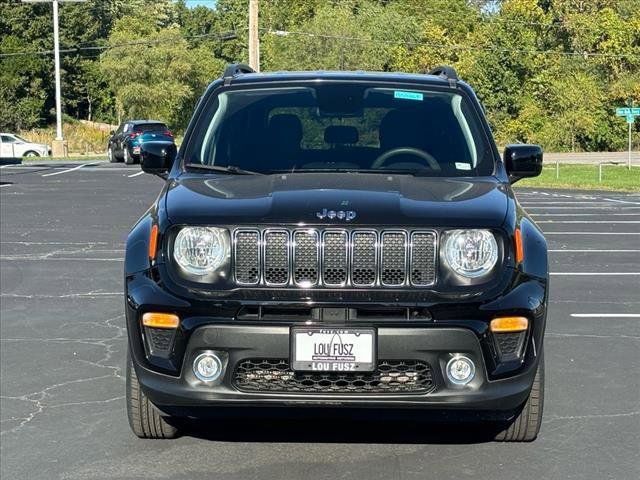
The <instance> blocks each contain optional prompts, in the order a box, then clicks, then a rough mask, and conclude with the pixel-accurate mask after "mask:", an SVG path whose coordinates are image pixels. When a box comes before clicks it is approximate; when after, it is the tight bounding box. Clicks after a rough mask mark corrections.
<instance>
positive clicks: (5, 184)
mask: <svg viewBox="0 0 640 480" xmlns="http://www.w3.org/2000/svg"><path fill="white" fill-rule="evenodd" d="M11 185H12V184H11V183H3V184H2V185H0V188H2V187H10V186H11Z"/></svg>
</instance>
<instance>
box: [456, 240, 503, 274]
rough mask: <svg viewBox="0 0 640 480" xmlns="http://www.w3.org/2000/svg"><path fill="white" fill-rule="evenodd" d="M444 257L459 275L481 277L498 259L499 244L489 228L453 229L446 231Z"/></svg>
mask: <svg viewBox="0 0 640 480" xmlns="http://www.w3.org/2000/svg"><path fill="white" fill-rule="evenodd" d="M444 258H445V261H446V263H447V265H449V268H451V270H453V271H454V272H455V273H457V274H458V275H462V276H463V277H467V278H477V277H481V276H483V275H486V274H487V273H489V271H491V269H492V268H493V267H494V266H495V264H496V262H497V261H498V244H497V243H496V238H495V237H494V236H493V233H491V232H490V231H489V230H451V231H448V232H446V233H445V240H444Z"/></svg>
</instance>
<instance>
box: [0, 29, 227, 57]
mask: <svg viewBox="0 0 640 480" xmlns="http://www.w3.org/2000/svg"><path fill="white" fill-rule="evenodd" d="M211 37H218V39H219V40H220V41H227V40H233V39H234V38H237V32H222V33H202V34H198V35H181V38H183V39H185V40H192V39H198V38H211ZM175 41H176V39H175V38H167V39H158V40H140V41H134V42H126V43H118V44H115V45H88V46H82V47H67V48H61V49H60V53H79V52H83V51H105V50H111V49H114V48H122V47H134V46H153V45H158V44H163V43H174V42H175ZM52 53H53V50H39V51H29V50H23V51H19V52H7V53H0V58H2V57H19V56H26V55H50V54H52Z"/></svg>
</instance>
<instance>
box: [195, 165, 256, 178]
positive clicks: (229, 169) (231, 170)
mask: <svg viewBox="0 0 640 480" xmlns="http://www.w3.org/2000/svg"><path fill="white" fill-rule="evenodd" d="M185 167H187V168H193V169H197V170H208V171H211V172H219V173H227V174H230V175H264V174H263V173H260V172H252V171H251V170H243V169H242V168H238V167H236V166H234V165H228V166H226V167H222V166H220V165H205V164H202V163H186V164H185Z"/></svg>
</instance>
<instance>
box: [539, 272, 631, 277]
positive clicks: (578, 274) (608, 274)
mask: <svg viewBox="0 0 640 480" xmlns="http://www.w3.org/2000/svg"><path fill="white" fill-rule="evenodd" d="M549 275H556V276H561V277H589V276H599V277H600V276H606V277H615V276H618V275H624V276H640V272H550V273H549Z"/></svg>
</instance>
